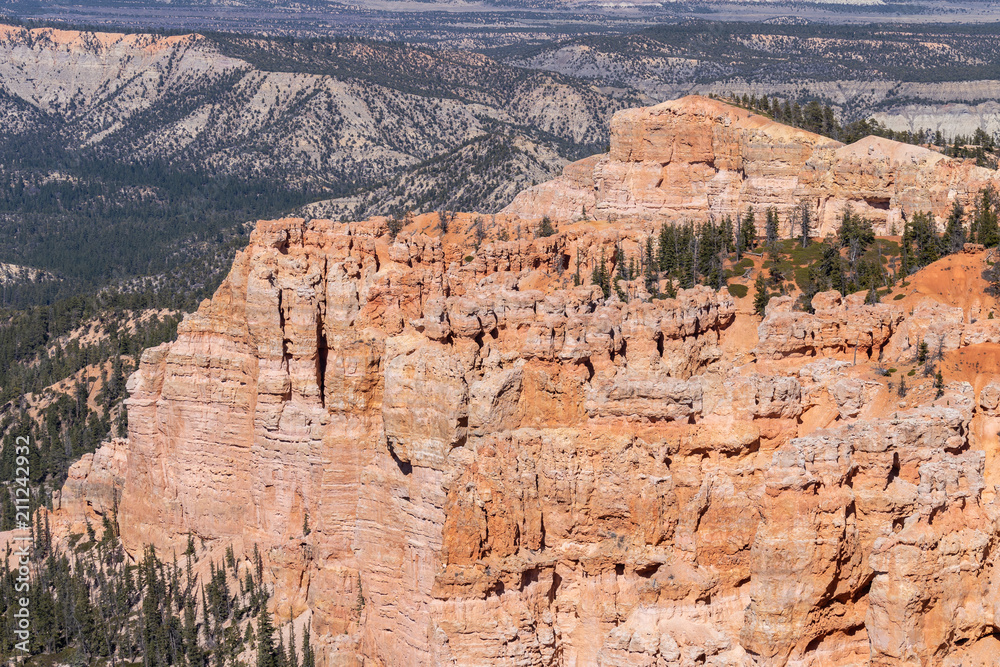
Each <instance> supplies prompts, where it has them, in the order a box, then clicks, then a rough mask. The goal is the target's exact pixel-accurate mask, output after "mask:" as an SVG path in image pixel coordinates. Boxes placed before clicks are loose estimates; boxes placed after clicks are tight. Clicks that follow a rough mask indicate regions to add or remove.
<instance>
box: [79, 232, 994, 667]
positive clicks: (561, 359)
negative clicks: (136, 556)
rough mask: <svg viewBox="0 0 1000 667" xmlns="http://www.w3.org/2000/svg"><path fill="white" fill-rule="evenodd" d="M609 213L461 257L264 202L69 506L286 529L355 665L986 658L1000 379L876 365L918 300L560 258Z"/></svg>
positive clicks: (288, 599) (317, 608)
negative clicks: (563, 264)
mask: <svg viewBox="0 0 1000 667" xmlns="http://www.w3.org/2000/svg"><path fill="white" fill-rule="evenodd" d="M629 233H632V232H629ZM635 233H638V232H635ZM607 234H608V230H607V229H606V228H605V227H604V225H603V224H596V225H590V226H589V227H588V226H587V225H582V226H578V227H575V228H574V229H573V230H572V231H570V232H567V233H564V234H559V235H557V236H555V237H551V238H547V239H537V240H535V241H520V242H506V243H501V242H497V243H486V244H485V245H484V246H483V247H481V248H480V249H479V251H478V252H477V253H476V258H475V259H474V260H473V261H471V262H468V263H465V264H460V263H459V262H458V261H455V260H453V259H449V258H455V257H463V256H464V255H465V254H466V253H467V252H470V249H469V247H457V248H456V247H451V246H450V245H448V244H442V242H441V241H440V240H439V239H438V238H435V237H430V236H425V235H423V234H418V233H413V232H411V231H410V230H404V231H403V232H402V233H401V234H400V235H399V236H398V237H397V238H395V239H391V238H390V237H389V235H388V233H387V230H386V228H385V226H384V224H381V223H378V222H367V223H351V224H335V223H331V222H329V221H320V220H314V221H311V222H308V223H306V222H304V221H302V220H280V221H272V222H261V223H259V224H258V227H257V230H256V231H255V232H254V234H253V235H252V237H251V243H250V246H249V247H248V248H247V250H246V251H244V252H243V253H240V254H239V256H238V257H237V259H236V261H235V262H234V265H233V269H232V271H231V273H230V275H229V277H228V278H227V279H226V281H225V282H224V283H223V284H222V286H221V287H220V288H219V290H218V292H217V293H216V295H215V296H214V298H213V299H212V300H210V301H206V302H205V303H203V304H202V306H201V308H200V309H199V311H198V312H197V313H196V314H194V315H192V316H189V317H188V318H187V319H186V320H185V321H184V323H183V324H182V326H181V327H180V328H179V333H178V339H177V341H176V342H174V343H169V344H165V345H161V346H160V347H158V348H154V349H152V350H149V351H147V352H146V353H145V354H144V356H143V359H142V364H141V366H140V368H139V370H138V371H137V373H136V374H134V375H133V376H132V378H131V380H130V382H129V391H130V393H131V397H130V398H129V411H130V412H129V425H130V433H129V447H128V452H127V456H126V461H125V463H124V465H122V466H118V464H114V465H105V464H103V463H102V464H101V465H100V466H99V465H98V462H99V460H100V461H119V460H120V457H119V456H118V454H115V455H114V456H110V457H109V456H106V455H105V454H101V455H100V456H98V457H95V458H94V461H93V462H91V464H90V466H89V470H88V471H84V470H83V468H80V470H79V473H76V472H74V473H73V475H72V476H71V478H72V480H73V481H72V482H71V484H69V485H68V486H67V490H65V491H64V494H63V503H64V504H67V503H69V501H70V499H71V498H81V499H82V498H84V497H86V498H90V497H91V492H90V491H89V490H86V488H84V487H86V486H87V480H90V479H91V478H93V479H94V480H102V479H105V480H106V479H107V478H108V476H109V475H110V476H111V477H114V478H115V479H119V480H120V481H121V485H122V498H121V508H120V525H121V530H122V536H123V539H124V540H125V542H126V544H127V545H128V547H129V548H130V549H132V550H136V551H137V550H139V549H141V547H142V545H143V544H145V543H148V542H151V543H153V544H155V545H157V546H158V547H160V548H165V549H171V548H173V547H177V548H178V550H180V549H182V548H183V545H184V542H185V541H186V539H187V535H188V532H189V531H190V532H193V533H194V534H196V535H197V536H199V537H200V538H201V539H202V540H204V541H205V543H206V544H207V545H209V548H211V549H214V550H216V551H218V550H221V549H223V548H225V546H228V545H229V544H233V545H235V547H236V550H237V552H238V553H246V552H247V550H252V547H253V545H254V544H258V545H260V548H261V551H262V552H263V554H264V558H265V561H266V566H267V573H268V574H267V576H268V578H269V582H270V583H273V584H274V586H275V597H274V602H275V611H276V613H277V614H278V616H279V617H280V618H281V619H288V618H289V617H293V616H299V615H301V614H302V613H304V612H306V611H309V612H311V614H312V616H311V618H312V623H313V631H314V637H316V638H317V640H318V641H319V643H320V645H321V659H322V661H323V663H324V664H326V665H362V664H363V665H442V664H461V665H486V664H489V665H507V664H510V665H513V664H519V665H539V666H540V665H574V664H575V665H630V666H632V665H657V664H671V665H674V664H676V665H696V664H705V665H719V666H721V665H728V666H731V665H747V666H749V665H786V664H787V665H815V666H818V665H868V664H871V665H890V664H892V665H895V664H914V665H917V664H920V665H931V664H940V661H941V659H942V657H943V656H947V657H948V659H949V660H954V661H956V662H955V664H958V662H957V661H961V660H967V661H971V660H973V659H979V658H977V656H979V657H981V656H983V655H988V654H989V651H990V650H991V649H992V648H993V647H994V644H991V643H990V642H991V641H993V640H992V639H991V633H992V632H993V628H994V627H995V620H994V619H995V618H996V617H997V614H1000V607H998V606H997V605H998V602H997V601H998V600H1000V596H997V595H996V594H995V593H996V592H995V591H993V588H994V587H995V586H996V584H995V579H996V578H995V577H994V576H993V568H994V565H995V561H996V558H997V556H996V555H995V554H996V553H998V550H997V549H996V546H997V545H996V544H995V541H996V537H995V535H996V530H995V518H996V509H995V506H994V501H993V499H994V496H995V493H994V490H993V488H992V487H991V485H990V484H987V480H994V479H996V473H995V472H994V471H993V470H992V469H991V468H990V466H991V465H993V464H992V462H993V461H994V457H995V455H996V451H997V444H996V439H995V437H994V436H991V435H987V434H988V432H990V429H991V428H993V430H994V431H995V428H994V427H993V426H991V425H995V424H996V422H997V417H996V414H997V407H996V406H997V404H998V403H1000V399H998V398H997V397H998V396H1000V390H997V385H996V383H993V384H990V383H989V382H986V381H981V380H976V381H975V383H974V385H975V386H973V385H972V384H963V383H961V382H952V383H951V384H950V385H949V386H948V387H947V391H946V392H945V394H944V396H942V397H941V398H936V394H935V393H934V391H933V388H932V387H931V383H932V381H933V380H932V378H925V379H921V377H919V376H915V377H912V378H911V379H910V380H909V383H910V385H911V389H910V394H908V395H907V397H906V399H905V403H906V405H907V407H906V408H902V407H900V402H901V401H902V400H903V399H900V398H899V397H897V396H896V393H895V391H894V390H891V389H890V388H889V386H888V380H887V378H885V377H882V376H881V375H880V374H878V373H876V372H875V369H876V367H877V366H878V365H879V363H880V361H879V354H880V351H881V354H882V356H883V357H885V356H886V355H888V354H889V352H890V351H896V350H902V351H901V352H899V355H900V357H901V358H902V357H904V356H905V354H908V350H909V347H907V345H909V346H910V347H912V344H913V341H914V340H916V338H915V336H919V335H921V334H920V332H921V331H923V330H924V329H923V328H922V327H923V325H922V324H920V322H921V321H922V320H921V318H922V317H923V316H922V315H921V311H919V310H917V311H914V314H913V315H912V316H911V315H910V314H909V310H908V309H906V308H901V307H899V306H897V305H881V304H880V305H875V306H866V305H864V303H863V299H861V298H859V297H856V296H849V297H847V298H844V299H841V298H840V297H839V296H838V295H834V294H821V295H817V297H816V299H815V301H814V306H815V309H816V313H815V314H807V313H802V312H795V311H792V310H791V309H790V308H789V304H788V303H787V302H786V301H784V300H775V301H773V302H772V306H771V308H770V309H769V311H768V315H767V317H766V318H765V319H764V320H763V322H760V323H759V326H758V321H757V319H756V318H755V317H754V316H752V315H749V314H746V313H737V312H736V308H735V306H734V304H733V301H732V299H731V298H730V297H729V296H728V294H725V293H716V292H714V291H712V290H709V289H707V288H697V289H694V290H683V291H681V292H680V294H679V295H678V298H676V299H664V300H652V301H642V300H633V301H632V302H631V303H628V304H623V303H621V302H619V301H618V299H617V298H616V297H614V296H613V297H612V298H611V299H609V300H605V299H603V295H602V294H601V292H600V290H599V289H598V288H595V287H593V286H589V285H582V286H578V287H574V286H573V276H572V274H571V273H570V272H568V271H567V272H565V273H563V272H562V271H561V269H560V267H559V266H558V264H559V262H555V263H553V261H552V259H553V258H554V257H561V256H562V255H563V254H565V253H566V252H567V251H566V248H567V247H568V246H569V245H571V244H572V245H573V246H574V247H576V248H580V249H588V250H589V253H590V255H594V251H595V250H596V249H597V248H601V247H604V244H605V241H606V239H607ZM635 241H636V242H641V241H642V239H641V238H639V237H636V239H635ZM570 255H571V256H572V255H575V253H570ZM962 326H965V325H962ZM904 339H905V340H906V341H907V342H906V343H905V344H904V342H903V341H904ZM967 349H970V348H968V347H960V348H956V350H955V351H954V354H961V353H962V351H963V350H967ZM855 350H857V351H858V353H857V363H854V356H855ZM869 355H870V357H871V358H870V359H869ZM977 392H978V393H977ZM991 438H992V439H991ZM114 451H115V452H118V451H120V450H118V449H116V450H114ZM80 465H81V466H82V465H83V463H81V464H80ZM84 467H86V466H84ZM119 467H120V468H121V470H120V471H117V472H116V470H117V468H119ZM98 468H99V470H98ZM74 470H76V468H75V469H74ZM101 484H104V485H105V486H107V485H106V484H105V482H101ZM77 487H80V488H77ZM74 502H77V501H74ZM306 515H308V517H309V525H310V527H311V528H312V531H311V532H310V533H309V534H308V535H303V530H302V525H303V520H304V518H305V516H306ZM994 643H995V642H994Z"/></svg>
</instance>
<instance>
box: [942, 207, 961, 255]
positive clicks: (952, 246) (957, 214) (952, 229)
mask: <svg viewBox="0 0 1000 667" xmlns="http://www.w3.org/2000/svg"><path fill="white" fill-rule="evenodd" d="M964 220H965V209H964V208H963V207H962V204H961V203H959V201H958V200H957V199H956V200H955V202H954V203H953V204H952V205H951V213H949V214H948V225H947V226H946V227H945V230H944V246H945V252H946V253H950V254H953V253H956V252H962V250H963V248H964V247H965V225H964V222H963V221H964Z"/></svg>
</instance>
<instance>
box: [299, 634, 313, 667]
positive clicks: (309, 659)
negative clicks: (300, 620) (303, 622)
mask: <svg viewBox="0 0 1000 667" xmlns="http://www.w3.org/2000/svg"><path fill="white" fill-rule="evenodd" d="M302 667H316V655H315V654H314V653H313V648H312V644H311V643H310V637H309V626H308V625H307V626H306V629H305V632H303V633H302Z"/></svg>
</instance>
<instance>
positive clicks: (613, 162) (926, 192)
mask: <svg viewBox="0 0 1000 667" xmlns="http://www.w3.org/2000/svg"><path fill="white" fill-rule="evenodd" d="M998 183H1000V176H998V174H997V173H996V172H994V171H992V170H989V169H985V168H982V167H977V166H975V163H974V162H973V161H971V160H957V159H952V158H948V157H945V156H944V155H942V154H941V153H938V152H936V151H933V150H930V149H926V148H921V147H919V146H911V145H909V144H902V143H899V142H896V141H890V140H888V139H882V138H879V137H866V138H865V139H862V140H860V141H858V142H856V143H853V144H851V145H849V146H845V145H843V144H841V143H839V142H837V141H834V140H832V139H828V138H826V137H822V136H820V135H817V134H812V133H811V132H806V131H804V130H798V129H795V128H791V127H788V126H786V125H782V124H780V123H776V122H774V121H772V120H770V119H767V118H765V117H764V116H760V115H757V114H754V113H751V112H749V111H746V110H744V109H740V108H738V107H734V106H731V105H728V104H725V103H723V102H719V101H716V100H711V99H707V98H704V97H698V96H694V95H692V96H688V97H684V98H681V99H678V100H672V101H669V102H664V103H662V104H658V105H656V106H654V107H647V108H642V109H628V110H625V111H620V112H618V113H617V114H615V116H614V118H613V120H612V121H611V152H610V153H608V154H605V155H594V156H591V157H589V158H586V159H584V160H580V161H579V162H575V163H573V164H570V165H568V166H567V167H566V168H565V171H564V173H563V175H562V176H561V177H559V178H557V179H555V180H552V181H549V182H547V183H542V184H541V185H538V186H535V187H533V188H530V189H528V190H525V191H524V192H522V193H521V194H519V195H518V196H517V197H516V198H515V199H514V201H513V202H512V203H511V205H510V206H508V207H507V209H505V211H506V212H507V213H509V214H512V215H519V216H521V217H527V218H537V217H540V216H542V215H549V216H552V217H553V218H558V219H575V218H577V217H579V216H580V215H581V214H582V213H586V214H587V215H589V216H591V217H596V218H599V219H609V220H613V219H616V218H623V217H624V218H631V217H634V218H641V219H646V220H651V221H656V222H669V223H675V222H677V221H680V220H704V219H708V218H709V217H710V216H711V217H715V218H716V219H721V217H722V216H724V215H730V216H734V217H735V216H737V215H739V214H741V213H742V212H745V211H746V210H747V209H748V208H749V209H755V210H756V211H757V212H758V213H759V214H763V212H764V210H765V209H767V208H769V207H772V206H773V207H775V208H776V209H777V211H778V212H779V219H780V233H781V234H782V235H784V236H792V235H795V234H797V233H798V230H799V227H798V223H797V222H795V220H794V217H795V216H794V211H795V209H796V208H797V207H798V206H799V205H800V204H802V203H804V204H805V205H806V206H807V207H808V208H809V210H810V213H811V216H812V220H813V234H814V235H816V236H825V235H826V234H829V233H832V232H835V231H836V230H837V227H838V226H839V220H840V215H841V213H842V212H843V210H844V208H845V207H847V206H850V207H851V208H852V209H853V210H854V211H855V212H857V213H861V214H863V215H865V216H867V217H869V218H871V219H872V220H873V221H874V222H875V229H876V232H877V233H880V234H889V233H890V232H891V231H892V229H893V228H895V229H896V230H898V231H900V232H901V230H902V227H903V216H912V215H913V214H914V213H917V212H921V211H927V212H930V213H932V214H933V215H934V216H935V217H936V218H937V220H938V222H939V223H940V224H943V221H944V219H945V218H946V217H947V215H948V212H949V210H950V209H951V206H952V202H953V201H955V200H956V199H957V200H958V201H960V202H962V203H963V204H964V205H966V206H969V205H970V204H971V200H972V199H974V198H975V195H976V194H977V193H978V191H979V190H980V189H981V188H982V187H984V186H986V185H989V184H992V185H994V186H995V185H997V184H998ZM759 224H760V223H758V225H759Z"/></svg>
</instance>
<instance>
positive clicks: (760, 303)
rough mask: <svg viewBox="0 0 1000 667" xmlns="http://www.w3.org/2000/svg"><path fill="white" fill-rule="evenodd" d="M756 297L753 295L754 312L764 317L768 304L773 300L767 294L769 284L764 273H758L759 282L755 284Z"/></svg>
mask: <svg viewBox="0 0 1000 667" xmlns="http://www.w3.org/2000/svg"><path fill="white" fill-rule="evenodd" d="M754 290H755V291H754V295H753V309H754V312H755V313H757V314H758V315H760V316H761V317H763V316H764V312H765V310H766V309H767V303H768V301H770V300H771V296H770V295H769V294H768V293H767V282H766V281H765V280H764V272H763V271H761V272H758V273H757V280H756V282H754Z"/></svg>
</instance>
